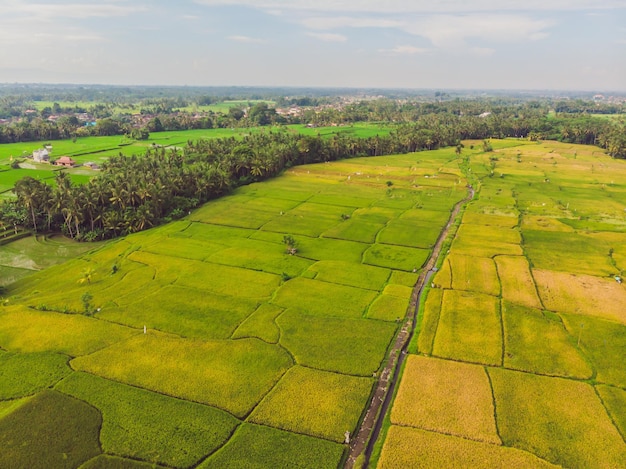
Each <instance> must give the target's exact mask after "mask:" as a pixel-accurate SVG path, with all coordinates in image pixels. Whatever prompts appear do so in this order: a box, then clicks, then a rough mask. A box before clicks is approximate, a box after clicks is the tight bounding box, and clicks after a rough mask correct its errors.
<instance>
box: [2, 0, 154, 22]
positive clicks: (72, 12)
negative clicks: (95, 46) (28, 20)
mask: <svg viewBox="0 0 626 469" xmlns="http://www.w3.org/2000/svg"><path fill="white" fill-rule="evenodd" d="M0 8H1V9H2V12H3V16H4V15H8V14H23V15H29V16H31V17H36V18H40V19H44V18H45V19H55V18H73V19H82V18H94V17H97V18H106V17H119V16H128V15H131V14H133V13H138V12H141V11H146V10H147V8H146V7H143V6H123V5H114V4H112V3H96V4H84V3H32V2H20V1H13V0H5V1H0Z"/></svg>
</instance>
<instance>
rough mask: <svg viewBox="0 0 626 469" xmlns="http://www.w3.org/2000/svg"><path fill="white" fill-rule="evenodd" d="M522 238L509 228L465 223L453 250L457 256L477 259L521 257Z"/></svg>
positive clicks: (458, 233)
mask: <svg viewBox="0 0 626 469" xmlns="http://www.w3.org/2000/svg"><path fill="white" fill-rule="evenodd" d="M520 242H521V238H520V235H519V232H517V231H515V230H512V229H509V228H499V227H489V228H488V229H487V228H485V227H484V226H482V225H469V224H465V223H463V224H462V225H461V226H460V227H459V230H458V232H457V235H456V237H455V239H454V242H453V243H452V250H453V251H454V252H455V253H457V254H465V255H468V256H476V257H494V256H497V255H511V256H521V255H522V248H521V247H520Z"/></svg>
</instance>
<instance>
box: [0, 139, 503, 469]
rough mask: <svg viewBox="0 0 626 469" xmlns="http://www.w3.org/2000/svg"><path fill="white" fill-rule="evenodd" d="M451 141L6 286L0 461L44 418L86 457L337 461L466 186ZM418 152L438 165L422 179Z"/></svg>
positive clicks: (168, 462) (327, 464)
mask: <svg viewBox="0 0 626 469" xmlns="http://www.w3.org/2000/svg"><path fill="white" fill-rule="evenodd" d="M418 158H419V160H420V163H419V165H418V163H417V160H418ZM456 159H457V155H455V153H454V149H448V150H440V151H437V152H433V153H420V154H418V155H416V154H411V155H404V156H388V157H377V158H369V159H354V160H349V161H342V162H338V163H336V164H323V165H317V166H302V167H296V168H293V169H291V170H290V171H287V172H286V173H285V174H284V175H283V176H281V177H278V178H276V179H274V180H271V181H267V182H264V183H260V184H253V185H250V186H247V187H243V188H240V189H238V190H237V191H236V192H235V193H234V194H232V195H230V196H228V197H224V198H223V199H220V200H216V201H213V202H211V203H209V204H207V205H205V206H204V207H202V208H200V209H199V210H197V211H195V212H193V213H192V214H191V215H190V216H189V217H187V218H186V219H184V220H180V221H177V222H174V223H171V224H169V225H166V226H162V227H160V228H156V229H153V230H149V231H146V232H143V233H138V234H135V235H132V236H128V237H127V238H125V239H121V240H117V241H115V242H111V243H108V244H106V245H104V246H100V247H99V248H98V249H96V250H94V251H91V252H88V253H85V254H84V255H83V256H82V257H79V258H77V259H74V260H71V261H69V262H66V263H63V264H61V265H57V266H54V267H50V268H48V269H47V270H45V271H43V272H39V273H35V274H33V275H30V276H28V277H25V278H23V279H21V280H19V281H18V282H16V283H13V284H11V285H10V286H9V287H8V289H7V291H6V294H7V301H6V302H5V303H3V305H2V306H0V364H2V367H1V370H2V371H0V441H1V442H2V443H3V450H2V455H0V466H2V467H6V466H7V464H5V463H6V462H7V461H8V459H6V458H10V460H11V464H16V465H17V466H18V467H31V466H32V462H33V459H32V454H33V448H34V445H35V444H36V442H35V441H34V440H36V438H35V437H34V436H33V435H39V438H40V440H41V441H42V442H45V444H46V445H47V447H48V449H47V452H46V453H42V458H44V459H45V462H46V463H47V464H48V467H64V466H63V465H62V464H60V463H59V461H60V460H63V454H65V455H66V456H67V462H64V463H63V464H65V467H78V466H81V465H82V466H81V467H87V468H89V467H91V468H96V467H175V468H188V467H200V468H216V467H241V468H243V467H245V468H249V467H268V466H275V467H305V468H306V467H311V468H335V467H338V466H340V465H341V464H342V462H343V459H344V458H345V454H346V451H347V448H348V445H347V444H346V443H345V433H346V432H350V434H353V433H354V432H355V430H356V429H357V427H358V424H359V421H360V419H361V418H362V414H363V413H364V410H365V408H366V406H367V404H368V401H369V399H370V395H371V392H372V387H373V385H374V383H375V377H376V376H377V375H378V373H379V372H380V369H381V364H382V362H383V360H384V359H385V356H386V354H387V350H388V348H389V345H390V343H391V342H392V341H393V338H394V336H395V334H396V332H397V330H398V327H399V321H400V319H402V318H404V317H405V314H406V312H407V308H408V306H409V302H410V298H411V293H412V287H413V285H414V284H415V282H416V280H417V276H418V274H419V273H420V269H421V268H422V264H423V263H424V260H425V259H426V258H427V257H428V256H429V253H430V248H431V245H432V243H433V242H434V241H433V240H434V238H436V234H437V233H439V232H440V231H441V229H442V226H443V225H444V224H445V223H446V221H447V219H448V217H449V214H450V210H451V208H452V207H453V206H454V204H455V203H456V202H457V201H458V200H460V199H462V198H463V197H465V195H466V188H465V186H464V185H462V184H458V180H459V176H458V174H454V173H450V172H449V171H448V169H447V168H448V167H450V166H451V165H452V166H454V165H456V164H457V163H456ZM422 166H423V167H422ZM407 168H420V170H421V171H424V172H426V173H428V174H429V175H431V176H433V175H434V176H436V177H429V178H424V180H423V181H422V180H421V179H420V180H419V184H417V183H414V180H415V177H416V176H415V174H414V173H415V172H416V171H409V170H408V169H407ZM457 171H458V168H457ZM389 179H393V181H394V186H393V187H392V188H391V189H390V188H389V187H388V186H387V184H386V181H387V180H389ZM342 215H349V216H350V218H349V219H347V218H346V217H345V216H342ZM285 235H291V236H293V238H294V239H295V240H296V243H297V244H296V246H297V253H296V254H295V255H289V254H287V252H286V249H285V245H284V243H283V237H284V236H285ZM494 269H495V267H494ZM85 272H89V273H90V274H89V275H90V281H89V282H80V280H81V279H84V278H85ZM85 293H89V296H88V297H87V299H85ZM89 297H90V298H89ZM33 363H36V364H37V365H36V366H34V365H33ZM479 372H480V373H482V375H481V376H482V378H483V379H486V377H487V375H486V374H485V373H484V371H482V370H481V369H480V368H479ZM487 404H488V405H490V404H489V402H487ZM44 406H45V412H44V410H42V409H43V408H44ZM44 413H45V414H46V415H50V418H51V419H52V418H55V419H63V420H62V421H63V422H66V423H67V425H66V426H65V428H64V430H63V432H57V431H56V428H55V426H53V425H50V423H49V421H48V420H45V419H43V420H41V421H40V420H39V418H38V415H39V414H42V415H43V414H44ZM46 418H47V417H46ZM57 421H59V420H57ZM78 429H80V430H78ZM478 431H479V432H485V434H488V435H490V436H489V437H488V438H487V439H489V438H493V435H494V430H493V428H490V427H489V428H487V429H483V427H482V426H479V430H478ZM78 433H80V438H78ZM22 443H23V445H22ZM6 445H8V446H6ZM5 447H6V448H10V449H9V452H8V453H5V452H4V448H5ZM5 454H6V455H8V456H5ZM2 458H5V459H2ZM44 459H42V460H44Z"/></svg>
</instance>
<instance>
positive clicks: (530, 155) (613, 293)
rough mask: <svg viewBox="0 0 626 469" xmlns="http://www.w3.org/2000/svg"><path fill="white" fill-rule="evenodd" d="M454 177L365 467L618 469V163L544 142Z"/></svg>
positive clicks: (622, 455) (621, 338)
mask: <svg viewBox="0 0 626 469" xmlns="http://www.w3.org/2000/svg"><path fill="white" fill-rule="evenodd" d="M520 143H522V142H520ZM469 161H470V168H471V169H472V173H473V174H474V175H475V176H477V177H478V179H479V181H478V182H477V184H476V185H475V187H476V189H477V191H476V197H475V199H474V200H473V201H472V202H470V203H469V204H468V206H467V208H466V210H465V212H464V214H463V218H462V220H461V225H460V227H459V229H458V232H457V234H456V236H455V238H454V239H453V241H452V243H451V245H450V248H449V251H448V252H447V253H445V258H444V259H442V260H440V262H439V264H440V266H441V268H440V269H439V271H438V272H437V273H436V275H435V276H434V277H433V280H432V285H431V287H432V288H430V290H429V292H428V296H427V298H426V300H425V301H423V302H422V306H421V309H420V312H419V321H418V323H419V328H418V336H417V337H416V338H414V340H413V342H412V347H411V348H410V349H409V350H410V351H412V352H413V353H419V355H409V356H408V358H407V360H406V363H405V366H404V368H403V373H402V378H401V381H400V384H399V388H398V391H397V394H396V396H395V399H394V403H393V406H392V410H391V412H390V416H389V417H388V419H387V420H386V427H385V430H384V434H385V435H386V436H385V439H384V442H383V443H382V444H381V445H379V447H378V450H377V451H375V452H374V461H376V463H377V467H384V468H405V467H427V468H439V467H455V468H466V467H472V468H473V467H477V468H480V467H484V468H492V467H503V468H508V467H524V468H526V467H533V468H534V467H568V468H590V469H591V468H594V469H595V468H624V467H626V367H625V366H624V363H625V362H624V357H626V286H625V284H624V283H622V282H620V281H619V280H620V277H623V276H624V269H626V248H624V246H626V243H625V241H626V233H625V227H626V162H625V161H620V160H613V159H610V158H609V157H607V156H606V155H604V154H603V153H602V152H601V151H599V150H598V149H597V148H595V147H586V146H580V145H569V144H561V143H556V142H542V143H534V144H529V143H528V142H524V144H523V145H521V144H520V145H519V146H515V145H514V144H513V142H511V146H508V147H496V150H495V151H494V152H493V153H488V154H487V153H485V154H477V155H471V157H470V158H469ZM492 171H493V174H492ZM490 419H491V421H490ZM486 423H488V425H487V426H485V424H486ZM481 425H482V426H481Z"/></svg>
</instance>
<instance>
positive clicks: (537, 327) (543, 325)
mask: <svg viewBox="0 0 626 469" xmlns="http://www.w3.org/2000/svg"><path fill="white" fill-rule="evenodd" d="M502 317H503V321H504V348H505V354H504V366H505V367H506V368H512V369H516V370H521V371H527V372H530V373H537V374H544V375H550V376H563V377H572V378H578V379H588V378H591V376H592V374H593V370H592V368H591V367H590V366H589V364H588V363H587V361H586V360H585V358H584V357H583V356H582V355H581V353H580V352H579V350H578V349H577V348H576V344H575V341H574V338H573V337H572V336H571V335H570V334H568V332H567V330H566V329H565V327H564V326H563V323H561V322H560V321H556V320H553V319H550V318H548V317H546V316H545V315H543V314H542V313H541V311H538V310H535V309H530V308H528V307H524V306H520V305H517V304H512V303H508V302H503V305H502Z"/></svg>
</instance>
